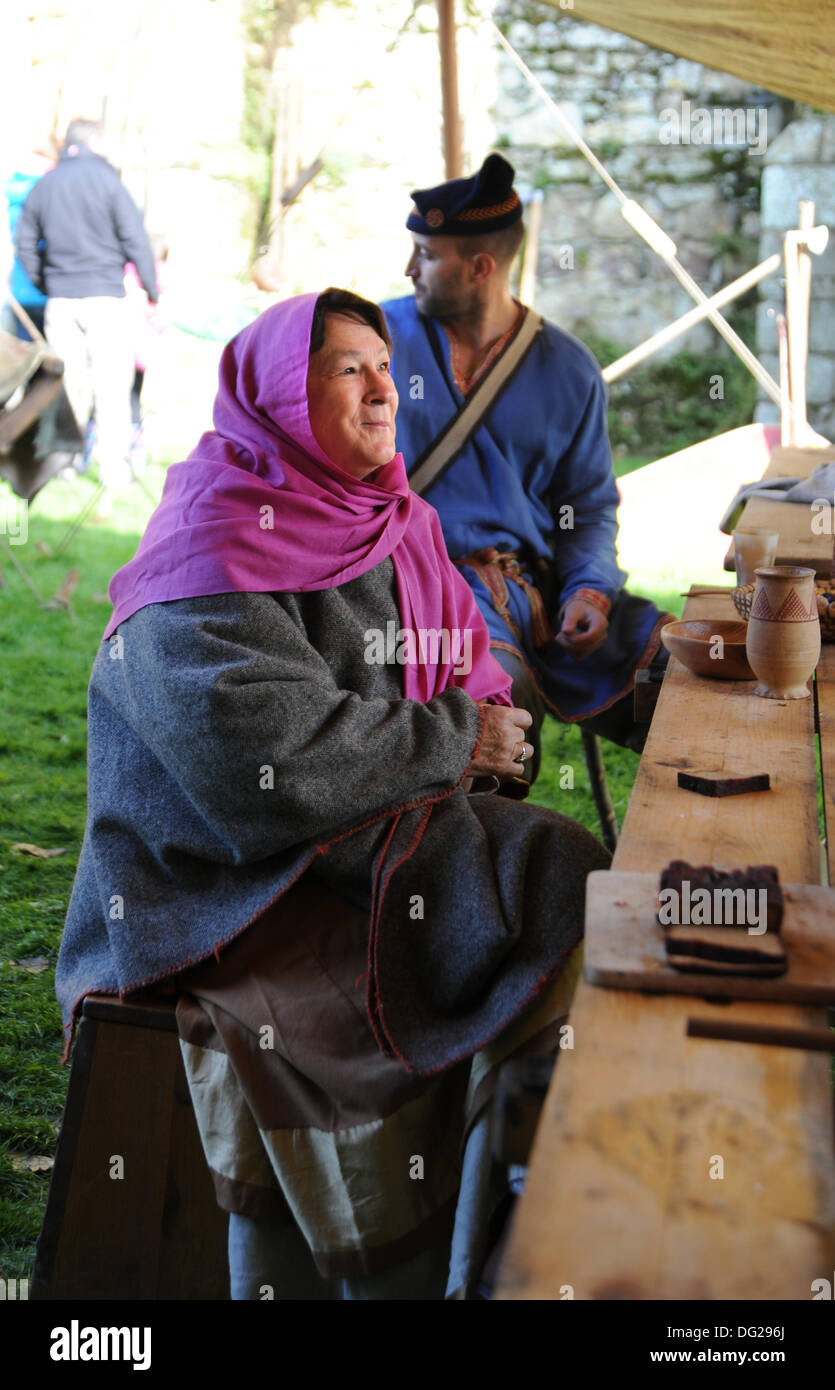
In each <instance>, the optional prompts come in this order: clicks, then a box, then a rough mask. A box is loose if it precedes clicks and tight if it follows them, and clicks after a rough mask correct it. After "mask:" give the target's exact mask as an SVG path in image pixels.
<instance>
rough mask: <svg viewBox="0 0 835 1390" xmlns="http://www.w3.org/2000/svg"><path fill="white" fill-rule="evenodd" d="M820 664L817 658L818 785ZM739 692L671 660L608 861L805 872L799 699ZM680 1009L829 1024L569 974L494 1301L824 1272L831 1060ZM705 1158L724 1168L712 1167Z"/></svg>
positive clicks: (707, 607) (805, 776) (828, 690)
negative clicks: (750, 790) (768, 785)
mask: <svg viewBox="0 0 835 1390" xmlns="http://www.w3.org/2000/svg"><path fill="white" fill-rule="evenodd" d="M784 506H785V507H786V510H788V509H789V506H790V504H784ZM686 614H687V616H688V617H725V616H732V615H733V609H732V606H731V603H730V599H729V598H727V597H724V596H721V595H717V596H713V597H710V598H698V599H692V600H690V602H689V603H688V606H687V609H686ZM833 650H835V649H831V648H830V649H829V651H833ZM833 674H835V672H833V669H832V663H831V661H830V660H829V658H828V656H827V659H826V662H825V665H824V666H823V667H822V668H821V676H822V678H823V680H822V683H823V685H824V686H825V697H824V698H823V699H822V702H821V708H822V709H824V710H825V712H826V720H827V721H828V722H827V729H828V733H827V734H826V739H827V750H826V755H825V768H826V775H827V776H828V777H829V779H830V782H829V796H830V799H831V797H832V793H833V790H835V749H833V739H832V737H831V733H832V728H831V722H829V721H832V720H833V714H835V704H834V703H833V702H835V685H834V684H833V681H832V676H833ZM751 690H752V686H751V685H750V683H748V682H724V681H707V680H699V679H698V678H697V677H695V676H691V675H690V673H689V672H687V671H685V669H684V668H683V667H682V666H680V665H679V663H678V662H676V661H674V660H673V659H671V661H670V668H669V671H668V674H667V677H666V679H665V681H664V684H663V687H662V690H661V694H660V697H659V701H658V705H657V708H656V712H655V716H654V719H653V723H652V726H651V729H650V733H649V738H648V740H647V745H646V749H645V751H644V754H643V756H642V759H641V764H640V768H639V771H638V776H637V779H636V782H635V787H634V790H633V794H632V799H631V801H630V804H629V810H628V813H627V816H626V820H625V822H624V826H623V831H622V835H621V839H620V843H619V845H618V850H617V853H616V854H615V857H614V861H613V866H612V867H613V868H617V869H627V870H642V871H651V872H653V873H658V872H660V870H661V868H662V867H663V866H664V865H665V864H666V863H667V862H668V861H669V860H670V859H673V858H683V859H688V860H689V861H690V862H692V863H696V864H699V863H715V862H717V861H720V862H724V863H726V864H734V865H740V866H744V865H746V864H749V863H774V864H776V865H777V867H778V869H779V871H780V876H781V879H782V880H783V881H784V882H787V883H791V882H795V883H818V882H819V881H820V865H821V855H820V844H819V833H818V825H817V790H816V767H815V739H814V703H813V701H812V700H811V699H810V700H796V701H787V702H781V701H770V700H763V699H758V698H757V697H755V696H754V695H753V694H751ZM679 767H690V768H692V769H693V770H694V771H701V772H714V773H717V772H722V773H726V774H727V775H729V776H734V775H744V774H748V773H753V772H761V771H768V772H770V773H771V777H772V783H773V790H772V791H771V792H769V793H767V794H766V793H756V794H753V795H748V796H737V797H730V798H727V799H716V798H702V797H699V796H696V795H694V794H693V793H691V792H685V791H683V790H680V789H679V788H678V786H677V785H676V773H677V771H678V769H679ZM830 804H831V801H830ZM833 814H834V815H835V813H833ZM694 1015H698V1016H711V1015H714V1016H717V1017H721V1018H722V1019H732V1020H734V1021H747V1022H768V1023H771V1024H777V1025H783V1026H788V1027H792V1026H795V1027H823V1026H825V1023H826V1011H825V1010H824V1009H822V1008H812V1007H807V1006H802V1007H801V1006H797V1005H785V1004H774V1003H753V1002H747V1003H743V1002H740V1001H736V1002H734V1003H732V1004H726V1005H720V1004H717V1003H710V1002H707V1001H703V1000H701V999H698V998H689V999H688V998H685V997H682V996H675V995H667V996H660V997H656V996H647V995H640V994H636V993H630V992H627V991H622V990H606V989H599V988H595V987H593V986H591V985H589V984H587V983H586V982H585V981H583V982H581V984H580V986H579V987H578V990H577V994H576V996H575V1001H574V1004H573V1006H572V1011H571V1022H572V1024H573V1026H574V1050H573V1051H570V1050H565V1051H561V1052H560V1053H559V1054H558V1056H559V1060H558V1064H557V1067H556V1070H555V1072H554V1077H553V1080H552V1082H551V1086H550V1090H549V1093H548V1096H547V1098H546V1102H545V1106H544V1108H543V1112H542V1118H541V1120H540V1124H539V1128H538V1131H537V1137H536V1140H535V1143H534V1148H533V1152H532V1155H531V1164H530V1168H529V1173H528V1179H527V1184H526V1189H525V1193H524V1195H523V1197H522V1198H521V1199H520V1201H519V1204H518V1211H517V1213H516V1216H515V1219H514V1225H513V1230H512V1232H511V1236H510V1240H509V1244H508V1250H507V1255H506V1258H505V1260H504V1263H503V1266H502V1272H501V1277H500V1280H499V1286H498V1290H497V1297H500V1298H504V1299H560V1298H563V1297H566V1296H568V1297H574V1298H576V1299H690V1298H693V1299H792V1300H808V1299H810V1298H811V1287H810V1286H811V1284H812V1281H813V1280H814V1279H816V1278H821V1277H831V1276H830V1275H828V1274H827V1271H831V1270H832V1269H833V1268H835V1263H833V1261H835V1161H833V1119H832V1091H831V1083H830V1059H829V1058H828V1057H827V1056H826V1055H825V1054H821V1053H808V1052H801V1051H796V1050H793V1049H788V1048H778V1047H766V1046H761V1045H752V1044H750V1043H731V1042H719V1041H706V1040H703V1039H697V1038H688V1037H687V1036H686V1035H685V1026H686V1022H687V1019H688V1018H689V1017H691V1016H694ZM717 1159H721V1160H722V1165H723V1168H724V1176H723V1177H712V1176H711V1172H712V1171H713V1172H718V1171H719V1165H718V1164H717Z"/></svg>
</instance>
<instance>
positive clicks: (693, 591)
mask: <svg viewBox="0 0 835 1390" xmlns="http://www.w3.org/2000/svg"><path fill="white" fill-rule="evenodd" d="M736 587H737V586H736V585H735V584H726V585H725V587H724V588H722V587H719V588H715V589H711V588H708V586H707V585H706V584H704V585H702V584H697V585H696V586H695V587H694V586H693V585H692V584H691V585H690V588H689V589H687V590H686V592H685V591H682V592H681V593H680V594H679V598H701V596H702V594H728V596H730V595H731V594H732V593H733V592H734V589H735V588H736Z"/></svg>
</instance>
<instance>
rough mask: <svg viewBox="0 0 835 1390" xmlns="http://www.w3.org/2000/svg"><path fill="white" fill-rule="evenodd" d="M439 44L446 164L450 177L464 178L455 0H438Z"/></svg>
mask: <svg viewBox="0 0 835 1390" xmlns="http://www.w3.org/2000/svg"><path fill="white" fill-rule="evenodd" d="M438 45H439V47H440V50H441V95H442V98H443V113H444V131H443V134H444V167H445V169H446V177H447V178H448V179H460V178H461V176H462V174H463V172H464V161H463V156H462V153H461V113H460V111H459V108H458V50H457V43H456V33H455V0H438Z"/></svg>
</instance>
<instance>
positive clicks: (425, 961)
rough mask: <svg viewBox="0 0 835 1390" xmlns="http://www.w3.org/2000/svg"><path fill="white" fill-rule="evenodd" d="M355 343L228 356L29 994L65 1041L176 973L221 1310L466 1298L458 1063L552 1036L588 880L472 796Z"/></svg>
mask: <svg viewBox="0 0 835 1390" xmlns="http://www.w3.org/2000/svg"><path fill="white" fill-rule="evenodd" d="M389 350H390V345H389V341H388V334H387V330H386V326H385V321H384V319H383V316H382V313H381V311H380V310H379V309H378V308H377V307H376V306H375V305H372V304H369V303H368V302H367V301H365V300H361V299H359V298H358V297H357V296H354V295H350V294H348V293H347V292H345V291H333V290H331V291H326V293H325V294H324V295H321V296H316V295H304V296H301V297H300V298H298V299H294V300H289V301H287V302H286V303H284V304H279V305H276V306H275V307H274V308H272V309H270V310H268V311H267V312H266V313H265V314H263V315H262V316H261V317H260V318H259V319H258V320H257V321H256V322H255V323H254V324H252V325H250V327H249V328H247V329H245V330H244V331H243V332H242V333H240V334H239V335H238V336H237V338H235V339H233V341H232V342H231V343H230V344H229V345H228V347H227V348H226V349H225V351H224V354H223V358H222V361H221V369H220V387H219V391H218V395H217V400H216V403H215V411H214V426H215V428H214V430H213V431H211V432H209V433H208V434H205V435H204V436H203V438H202V439H201V441H200V443H199V444H198V446H197V448H196V449H195V451H194V452H193V454H192V455H191V456H190V457H189V458H188V459H187V460H186V461H185V462H184V463H180V464H176V465H174V466H173V467H172V468H171V469H170V470H169V474H168V478H167V482H166V488H165V492H164V495H163V499H162V502H161V503H160V505H159V507H158V509H157V511H156V512H155V514H154V516H153V517H152V518H151V521H150V523H149V526H148V529H147V531H146V534H145V536H144V538H143V540H142V542H141V544H140V547H139V549H138V551H137V554H136V556H135V557H134V559H133V560H132V561H131V562H130V563H129V564H128V565H127V566H126V567H125V568H124V569H123V570H121V571H120V572H119V573H118V574H117V575H116V576H115V578H114V580H113V582H112V585H111V591H110V592H111V597H112V599H113V603H114V613H113V617H112V619H111V621H110V623H109V625H108V627H107V630H106V632H105V641H104V642H103V644H102V647H101V650H100V652H99V655H98V658H97V661H96V664H95V667H94V670H93V677H92V680H91V685H90V717H89V731H90V747H89V765H90V775H89V813H88V824H87V830H86V833H85V838H84V845H83V847H82V854H81V858H80V861H79V868H78V874H77V878H76V883H75V887H74V890H73V897H72V901H71V904H70V911H69V915H68V918H67V926H66V929H65V934H64V940H63V943H62V949H61V958H60V961H59V968H58V975H57V989H58V995H59V998H60V999H61V1002H62V1004H63V1007H64V1014H65V1019H66V1026H67V1028H68V1030H69V1031H71V1029H72V1021H73V1018H74V1016H75V1013H76V1011H77V1007H78V1004H79V1003H80V1001H81V999H82V998H83V997H84V995H85V994H86V993H88V992H90V991H92V990H96V991H98V992H111V993H114V994H116V993H118V994H120V995H127V994H129V993H131V992H132V991H135V990H138V989H141V988H145V987H147V986H149V985H151V984H152V983H154V982H157V981H161V980H163V979H166V978H169V979H171V978H174V979H175V980H176V984H177V987H178V990H179V1002H178V1024H179V1029H180V1036H181V1041H182V1047H183V1056H184V1060H185V1065H186V1073H187V1076H188V1079H189V1085H190V1088H191V1092H192V1098H193V1101H194V1106H195V1111H196V1114H197V1118H198V1123H199V1125H200V1130H201V1136H202V1139H203V1145H204V1150H205V1153H206V1157H207V1160H208V1163H209V1166H210V1169H211V1172H212V1177H213V1179H214V1182H215V1189H216V1193H217V1197H218V1201H219V1202H220V1204H221V1206H222V1207H224V1208H225V1209H226V1210H227V1211H229V1212H230V1268H231V1275H232V1293H233V1297H239V1298H246V1297H255V1298H258V1297H261V1296H263V1295H262V1294H260V1293H259V1289H262V1288H263V1286H264V1285H265V1284H268V1285H270V1287H271V1288H272V1289H273V1291H274V1294H275V1296H276V1297H303V1298H306V1297H333V1296H340V1295H341V1296H343V1297H345V1296H347V1297H361V1298H376V1297H443V1295H444V1290H445V1288H446V1289H447V1292H448V1294H453V1293H455V1294H456V1295H457V1296H461V1291H462V1290H467V1289H469V1288H470V1287H471V1286H472V1281H473V1279H474V1277H475V1276H476V1275H477V1273H478V1269H479V1267H480V1263H481V1261H482V1259H483V1255H484V1242H485V1239H486V1215H485V1213H487V1212H489V1209H490V1207H491V1206H492V1205H493V1204H494V1203H495V1202H496V1200H498V1196H499V1194H498V1193H496V1192H495V1191H493V1189H492V1188H490V1184H489V1183H487V1182H486V1180H485V1177H484V1174H485V1168H484V1163H483V1162H482V1161H481V1160H482V1159H483V1157H484V1145H485V1143H486V1130H485V1129H484V1126H483V1123H482V1121H483V1116H484V1107H485V1104H486V1100H487V1097H488V1096H489V1093H490V1084H489V1083H488V1080H487V1079H488V1078H489V1076H490V1075H491V1074H492V1073H491V1069H490V1065H489V1064H488V1062H487V1061H486V1060H485V1058H488V1057H489V1058H490V1059H491V1060H492V1062H495V1061H496V1059H497V1058H498V1057H500V1056H502V1055H507V1054H508V1053H509V1051H511V1050H512V1048H513V1047H516V1046H518V1045H519V1044H520V1042H521V1041H522V1040H525V1048H526V1050H527V1051H530V1050H531V1049H535V1048H536V1047H537V1046H540V1047H543V1048H544V1047H553V1029H554V1021H555V1019H556V1018H558V1017H559V1016H561V1015H562V1014H564V1012H565V1009H566V1007H567V1003H568V1000H569V998H570V994H571V988H572V983H573V980H574V978H575V976H576V968H577V962H578V956H577V952H576V950H575V948H576V946H577V944H578V942H579V940H580V937H581V934H582V911H583V893H584V883H585V877H586V874H587V873H588V871H589V870H590V869H592V868H598V867H603V866H605V864H606V863H607V862H608V856H607V854H606V852H605V851H604V850H603V849H602V847H601V846H600V845H599V844H598V843H597V842H596V841H595V840H594V839H593V837H592V836H591V835H590V834H589V833H588V832H587V831H585V830H583V828H582V827H580V826H578V825H576V824H575V823H574V822H572V821H570V820H567V819H566V818H565V817H563V816H559V815H557V814H555V813H553V812H550V811H546V810H544V809H543V808H540V807H532V806H526V805H520V804H518V803H517V802H515V801H512V800H508V799H507V798H505V797H503V796H486V795H480V794H478V792H479V791H480V789H482V788H483V787H484V786H485V785H490V786H492V785H494V784H495V785H499V784H501V783H502V782H504V781H507V779H510V778H512V777H514V776H515V775H516V774H518V772H519V771H520V768H521V767H522V766H524V761H525V759H526V757H527V756H529V754H530V746H529V745H528V744H527V743H526V741H525V731H526V729H527V726H528V724H529V723H530V716H529V715H528V714H527V712H526V711H523V710H517V709H514V708H512V706H511V705H510V701H509V698H508V690H509V679H508V677H507V676H506V675H505V674H504V672H503V671H502V670H501V668H500V667H499V666H498V664H497V663H496V662H495V661H494V660H493V658H492V657H491V655H490V652H489V647H488V637H487V630H486V627H485V625H484V622H483V620H482V618H481V616H480V614H479V612H478V610H477V608H476V606H475V603H474V601H473V599H472V596H471V593H470V590H469V587H468V586H467V584H466V583H465V582H464V581H463V580H462V579H461V577H460V575H459V574H458V572H457V570H456V569H455V567H454V566H453V565H452V564H451V563H450V561H449V559H448V557H447V555H446V551H445V549H444V545H443V540H442V536H441V530H440V525H439V522H438V519H437V516H436V514H435V512H434V511H433V509H432V508H431V507H429V506H428V505H427V503H425V502H423V501H422V500H421V499H420V498H418V497H416V496H415V495H414V494H412V493H411V492H410V491H409V487H408V483H407V480H406V475H405V470H404V466H403V460H402V458H401V456H400V455H399V454H397V453H396V452H395V436H394V416H395V410H396V407H397V393H396V391H395V388H394V385H393V383H392V380H391V376H390V372H389V360H388V359H389ZM114 901H116V902H118V903H119V904H120V905H121V906H120V909H119V911H118V912H117V913H115V914H114V911H113V903H114ZM545 986H548V989H547V990H545V989H544V987H545ZM537 996H540V998H539V999H538V1000H537V1003H536V1004H534V1000H535V999H536V997H537ZM546 1025H547V1026H546ZM534 1035H536V1037H537V1038H538V1042H532V1040H531V1039H532V1036H534ZM491 1049H492V1051H491ZM473 1058H476V1068H475V1071H474V1064H473ZM478 1078H482V1079H481V1081H480V1082H478ZM477 1082H478V1084H477ZM479 1125H481V1126H482V1128H481V1129H479ZM476 1139H477V1142H476ZM465 1141H466V1144H465ZM462 1154H463V1158H462ZM462 1174H463V1177H462ZM476 1194H477V1196H478V1200H476Z"/></svg>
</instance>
